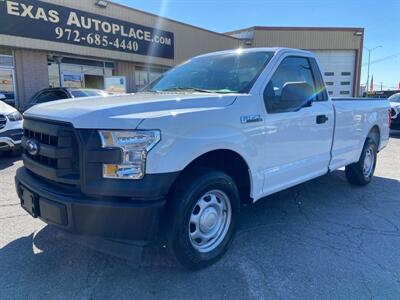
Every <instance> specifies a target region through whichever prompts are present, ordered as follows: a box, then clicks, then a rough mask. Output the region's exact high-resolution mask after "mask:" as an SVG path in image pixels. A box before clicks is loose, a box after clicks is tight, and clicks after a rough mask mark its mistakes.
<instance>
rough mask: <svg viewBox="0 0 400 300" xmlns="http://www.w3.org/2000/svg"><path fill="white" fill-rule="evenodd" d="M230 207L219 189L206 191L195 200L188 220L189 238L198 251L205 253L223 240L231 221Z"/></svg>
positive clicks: (227, 199)
mask: <svg viewBox="0 0 400 300" xmlns="http://www.w3.org/2000/svg"><path fill="white" fill-rule="evenodd" d="M231 218H232V208H231V204H230V201H229V198H228V196H227V195H226V194H225V193H224V192H223V191H221V190H212V191H210V192H207V193H206V194H204V195H203V196H202V197H200V199H199V200H197V202H196V204H195V206H194V208H193V210H192V213H191V215H190V220H189V238H190V242H191V244H192V246H193V247H194V248H195V249H196V250H197V251H199V252H202V253H207V252H210V251H212V250H214V249H215V248H216V247H218V246H219V245H220V244H221V242H222V241H223V240H224V238H225V236H226V234H227V232H228V230H229V226H230V223H231Z"/></svg>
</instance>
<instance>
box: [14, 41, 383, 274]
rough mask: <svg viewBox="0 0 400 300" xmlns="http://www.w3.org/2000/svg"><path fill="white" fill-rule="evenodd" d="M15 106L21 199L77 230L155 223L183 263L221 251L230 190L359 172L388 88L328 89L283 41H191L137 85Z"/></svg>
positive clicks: (235, 209) (368, 176) (135, 232)
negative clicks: (129, 91) (198, 50)
mask: <svg viewBox="0 0 400 300" xmlns="http://www.w3.org/2000/svg"><path fill="white" fill-rule="evenodd" d="M24 117H25V120H24V129H25V130H24V137H23V140H22V144H23V147H24V149H25V150H24V154H23V160H24V167H22V168H20V169H19V170H18V171H17V174H16V189H17V193H18V195H19V197H20V199H21V205H22V207H23V208H24V209H25V210H26V211H28V212H29V213H30V214H31V215H32V216H33V217H39V218H41V219H42V220H43V221H45V222H46V223H49V224H54V225H57V226H58V227H60V228H64V229H66V230H69V231H72V232H75V233H78V234H82V235H95V236H102V237H106V238H109V239H130V240H140V241H149V240H150V241H151V240H154V239H155V238H156V237H160V236H161V237H165V240H164V239H163V241H166V245H167V247H168V248H169V249H170V250H171V252H172V254H173V255H174V256H175V257H176V258H177V260H178V261H179V262H180V263H181V264H183V265H185V266H187V267H190V268H201V267H204V266H207V265H209V264H211V263H213V262H214V261H216V260H217V259H218V258H219V257H221V256H222V255H223V254H224V252H225V251H226V250H227V248H228V247H229V245H230V242H231V241H232V238H233V236H234V233H235V228H236V226H237V223H238V219H239V211H240V207H241V204H245V203H253V202H255V201H257V200H259V199H261V198H263V197H265V196H267V195H270V194H272V193H275V192H278V191H281V190H283V189H286V188H289V187H292V186H294V185H297V184H299V183H302V182H305V181H307V180H310V179H313V178H315V177H317V176H321V175H324V174H327V173H328V172H331V171H334V170H336V169H338V168H341V167H344V166H345V167H346V175H347V178H348V180H349V182H350V183H352V184H356V185H366V184H368V183H370V181H371V180H372V177H373V174H374V169H375V164H376V159H377V152H379V151H380V150H381V149H382V148H384V147H385V146H386V144H387V143H388V139H389V105H388V102H387V101H386V100H368V99H351V98H347V99H335V100H332V99H330V98H329V97H328V95H327V92H326V89H325V87H324V83H323V80H322V76H321V73H320V70H319V68H318V64H317V61H316V59H315V57H314V55H313V54H312V53H310V52H306V51H300V50H294V49H286V48H259V49H245V50H242V49H240V50H232V51H224V52H218V53H211V54H207V55H202V56H199V57H195V58H193V59H191V60H189V61H187V62H185V63H183V64H181V65H180V66H178V67H176V68H174V69H171V70H170V71H168V72H166V73H165V74H164V75H163V76H161V77H160V78H159V79H157V80H156V81H154V82H153V83H151V84H150V85H149V86H147V87H146V88H145V89H144V90H143V91H142V92H139V93H137V94H134V95H124V96H113V97H108V98H86V99H82V100H76V99H75V100H73V101H70V100H62V101H56V102H52V103H47V104H42V105H38V106H35V107H33V108H31V109H30V110H28V111H27V112H25V115H24ZM157 240H159V238H157Z"/></svg>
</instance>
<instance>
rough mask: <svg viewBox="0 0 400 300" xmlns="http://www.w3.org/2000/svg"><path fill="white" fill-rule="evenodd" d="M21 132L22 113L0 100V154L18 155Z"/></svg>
mask: <svg viewBox="0 0 400 300" xmlns="http://www.w3.org/2000/svg"><path fill="white" fill-rule="evenodd" d="M0 97H1V95H0ZM22 132H23V129H22V115H21V114H20V113H19V112H18V111H17V110H16V109H15V108H14V107H12V106H10V105H8V104H6V103H4V102H3V101H0V154H3V153H5V152H6V153H12V154H15V155H18V154H19V153H20V150H21V137H22Z"/></svg>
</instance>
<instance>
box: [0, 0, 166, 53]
mask: <svg viewBox="0 0 400 300" xmlns="http://www.w3.org/2000/svg"><path fill="white" fill-rule="evenodd" d="M0 34H5V35H12V36H20V37H27V38H33V39H39V40H47V41H53V42H59V43H67V44H75V45H81V46H88V47H95V48H101V49H108V50H114V51H121V52H128V53H135V54H141V55H149V56H155V57H162V58H168V59H173V58H174V34H173V33H172V32H168V31H163V30H158V29H155V28H150V27H146V26H142V25H138V24H134V23H130V22H125V21H121V20H117V19H113V18H108V17H104V16H99V15H96V14H92V13H88V12H84V11H81V10H76V9H72V8H68V7H64V6H60V5H55V4H50V3H46V2H41V1H37V0H13V1H11V0H10V1H8V0H0Z"/></svg>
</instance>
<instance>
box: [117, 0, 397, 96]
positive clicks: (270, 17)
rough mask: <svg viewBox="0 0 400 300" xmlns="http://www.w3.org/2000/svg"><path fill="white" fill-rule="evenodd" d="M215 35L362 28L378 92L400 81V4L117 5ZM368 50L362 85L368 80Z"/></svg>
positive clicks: (343, 0) (297, 0) (133, 0)
mask: <svg viewBox="0 0 400 300" xmlns="http://www.w3.org/2000/svg"><path fill="white" fill-rule="evenodd" d="M113 1H114V2H117V3H120V4H123V5H126V6H130V7H133V8H136V9H140V10H144V11H147V12H151V13H154V14H157V15H161V16H164V17H167V18H170V19H174V20H177V21H180V22H184V23H188V24H192V25H195V26H199V27H202V28H205V29H209V30H212V31H216V32H227V31H231V30H235V29H240V28H245V27H251V26H316V27H363V28H365V37H364V46H365V47H368V48H374V47H377V46H382V47H380V48H378V49H376V50H374V51H373V52H371V71H370V74H371V75H373V77H374V85H375V89H376V90H379V89H380V87H381V83H382V86H383V89H388V88H392V89H393V88H396V87H397V86H398V84H399V81H400V18H399V12H400V0H376V1H372V0H247V1H246V0H113ZM367 56H368V55H367V51H365V50H364V54H363V67H362V77H361V83H365V82H366V81H367Z"/></svg>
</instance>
